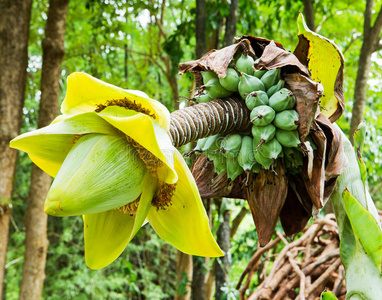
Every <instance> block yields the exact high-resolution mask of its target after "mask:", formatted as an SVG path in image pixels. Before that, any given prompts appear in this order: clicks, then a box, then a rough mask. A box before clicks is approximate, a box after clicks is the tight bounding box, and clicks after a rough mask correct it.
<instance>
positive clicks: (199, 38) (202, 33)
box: [195, 0, 207, 58]
mask: <svg viewBox="0 0 382 300" xmlns="http://www.w3.org/2000/svg"><path fill="white" fill-rule="evenodd" d="M206 19H207V12H206V0H196V16H195V27H196V30H195V34H196V51H195V52H196V57H197V58H200V57H202V56H203V55H204V54H205V53H206V52H207V51H206Z"/></svg>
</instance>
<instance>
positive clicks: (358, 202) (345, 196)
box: [298, 15, 382, 300]
mask: <svg viewBox="0 0 382 300" xmlns="http://www.w3.org/2000/svg"><path fill="white" fill-rule="evenodd" d="M298 27H299V34H300V35H302V36H303V37H304V38H305V39H306V40H308V41H309V42H310V57H309V63H308V67H309V68H310V69H312V74H313V75H312V77H313V79H316V80H317V79H320V80H321V83H322V84H323V85H324V88H325V91H327V96H326V97H324V101H325V102H324V103H322V105H324V106H325V107H326V110H325V112H326V113H327V114H330V113H334V114H335V113H336V111H338V109H337V108H338V106H339V103H338V101H337V100H336V97H335V92H336V90H335V89H333V88H331V87H332V86H333V85H332V84H333V79H334V78H336V77H337V76H338V71H336V70H338V68H339V66H340V64H341V58H342V54H341V53H340V51H339V50H338V49H337V47H335V46H334V45H333V44H332V43H330V42H329V41H327V39H325V38H323V37H321V36H319V35H318V34H315V33H313V32H312V31H310V30H309V29H308V28H307V26H306V24H305V22H304V20H303V17H302V15H300V17H299V20H298ZM336 52H337V53H336ZM328 54H330V56H329V59H325V58H324V57H328ZM328 60H329V61H328ZM328 65H330V66H332V67H331V68H328ZM321 74H325V76H323V75H321ZM334 126H336V127H337V129H338V131H339V132H341V135H342V140H343V148H344V153H345V155H346V158H347V160H348V165H347V167H346V169H345V170H344V172H343V173H342V174H341V175H340V176H339V177H338V178H337V184H336V187H335V189H334V191H333V193H332V195H331V200H332V203H333V208H334V212H335V215H336V221H337V224H338V231H339V235H340V239H341V240H340V255H341V260H342V262H343V264H344V266H345V272H346V288H347V296H346V299H352V300H353V299H354V300H355V299H362V300H373V299H379V298H380V297H381V295H382V273H381V267H382V265H381V264H382V231H381V223H380V220H379V216H378V212H377V209H376V207H375V205H374V202H373V201H372V199H371V197H370V194H369V191H368V188H367V181H366V179H367V178H366V176H367V175H366V167H365V164H364V162H363V160H362V150H363V145H364V138H365V132H366V129H365V128H366V125H365V123H361V124H360V125H359V127H358V129H357V131H356V132H355V134H354V148H353V146H352V145H351V143H350V141H349V139H348V138H347V137H346V135H345V134H344V133H343V132H342V131H341V130H340V129H339V128H338V126H337V125H336V124H334ZM322 299H331V298H329V295H326V296H322Z"/></svg>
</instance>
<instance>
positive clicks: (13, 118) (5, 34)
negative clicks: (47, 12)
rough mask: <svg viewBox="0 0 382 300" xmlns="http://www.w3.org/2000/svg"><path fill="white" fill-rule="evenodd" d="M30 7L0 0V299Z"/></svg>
mask: <svg viewBox="0 0 382 300" xmlns="http://www.w3.org/2000/svg"><path fill="white" fill-rule="evenodd" d="M31 4H32V1H31V0H0V53H1V55H0V70H1V72H0V169H1V172H0V299H3V298H4V295H3V283H4V276H5V260H6V251H7V245H8V235H9V222H10V216H11V209H10V207H9V203H10V201H11V197H12V190H13V177H14V174H15V169H16V158H17V151H16V150H14V149H11V148H9V146H8V144H9V141H10V140H11V139H12V138H14V137H15V136H17V135H18V134H19V133H20V127H21V122H22V108H23V105H24V97H25V83H26V76H27V65H28V38H29V21H30V14H31Z"/></svg>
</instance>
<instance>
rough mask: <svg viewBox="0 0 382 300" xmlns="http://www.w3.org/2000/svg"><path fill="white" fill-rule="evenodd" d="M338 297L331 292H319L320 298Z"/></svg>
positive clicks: (324, 299)
mask: <svg viewBox="0 0 382 300" xmlns="http://www.w3.org/2000/svg"><path fill="white" fill-rule="evenodd" d="M337 299H338V298H337V297H336V296H334V294H333V293H332V292H323V293H322V294H321V297H320V300H337Z"/></svg>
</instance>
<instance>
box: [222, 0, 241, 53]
mask: <svg viewBox="0 0 382 300" xmlns="http://www.w3.org/2000/svg"><path fill="white" fill-rule="evenodd" d="M238 7H239V0H231V4H230V7H229V9H230V10H229V15H228V17H227V21H226V23H225V34H224V41H223V47H226V46H229V45H231V44H232V43H233V42H234V38H235V34H236V24H237V9H238Z"/></svg>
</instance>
